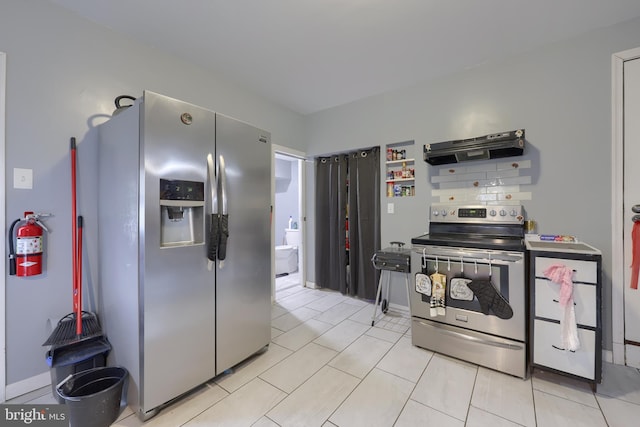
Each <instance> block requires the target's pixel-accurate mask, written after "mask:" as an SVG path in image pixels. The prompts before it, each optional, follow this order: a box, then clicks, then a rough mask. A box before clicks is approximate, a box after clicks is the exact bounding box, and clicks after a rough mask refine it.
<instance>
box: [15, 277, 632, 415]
mask: <svg viewBox="0 0 640 427" xmlns="http://www.w3.org/2000/svg"><path fill="white" fill-rule="evenodd" d="M277 289H278V291H277V294H276V303H275V304H274V306H273V310H272V318H273V326H272V344H271V345H270V346H269V349H268V351H266V352H264V353H262V354H259V355H256V356H254V357H252V358H250V359H249V360H247V361H245V362H243V363H241V364H239V365H238V366H237V367H236V368H235V369H234V370H233V372H231V373H227V374H224V375H222V376H220V377H218V378H215V379H213V380H212V381H210V382H208V383H207V384H205V385H203V386H202V387H200V388H198V389H197V390H195V391H194V392H193V393H191V394H189V395H188V396H187V397H185V398H183V399H181V400H179V401H177V402H176V403H174V404H173V405H171V406H169V407H167V408H165V409H163V410H162V411H161V412H160V413H159V414H158V415H157V416H156V417H154V418H152V419H150V420H149V421H147V422H146V423H142V422H140V421H139V420H138V418H137V417H136V416H135V415H133V414H132V412H131V410H130V409H127V410H125V411H124V412H123V414H122V415H121V416H120V418H119V419H118V421H116V423H115V424H114V425H115V426H118V427H140V426H145V427H146V426H154V427H158V426H165V427H178V426H185V427H196V426H207V427H209V426H263V427H265V426H321V427H334V426H338V427H358V426H366V427H370V426H439V427H446V426H472V427H478V426H491V427H495V426H541V427H547V426H562V427H564V426H567V425H572V426H607V425H608V426H611V427H618V426H620V427H628V426H634V425H638V419H639V418H640V372H638V370H636V369H631V368H626V367H623V366H617V365H611V364H607V363H605V364H604V367H603V375H602V376H603V380H602V384H600V385H599V386H598V392H597V393H595V394H594V393H593V392H592V391H591V389H590V387H589V386H588V385H587V384H586V383H584V382H580V381H575V380H572V379H569V378H566V377H563V376H558V375H554V374H550V373H547V372H543V371H536V372H535V373H534V375H533V376H532V377H531V378H529V379H527V380H522V379H520V378H515V377H512V376H509V375H504V374H501V373H499V372H496V371H493V370H490V369H485V368H483V367H479V366H477V365H474V364H471V363H467V362H463V361H460V360H456V359H452V358H449V357H446V356H444V355H440V354H434V353H432V352H430V351H427V350H424V349H420V348H417V347H414V346H412V345H411V339H410V336H411V332H410V330H409V319H408V316H407V313H403V312H400V311H394V307H391V308H390V310H389V312H388V313H387V315H385V316H384V317H383V318H381V319H380V320H378V321H377V322H376V325H375V326H374V327H371V315H372V314H373V306H372V305H371V304H369V303H367V302H363V301H360V300H357V299H353V298H349V297H345V296H342V295H340V294H339V293H336V292H332V291H327V290H313V289H307V288H303V287H301V286H299V285H298V286H293V287H291V286H280V287H277ZM50 391H51V389H50V388H44V389H41V390H39V391H37V392H34V393H31V394H29V395H26V396H22V397H20V398H18V399H15V400H13V401H11V402H10V403H21V402H31V403H45V404H46V403H54V400H53V397H52V396H51V393H50Z"/></svg>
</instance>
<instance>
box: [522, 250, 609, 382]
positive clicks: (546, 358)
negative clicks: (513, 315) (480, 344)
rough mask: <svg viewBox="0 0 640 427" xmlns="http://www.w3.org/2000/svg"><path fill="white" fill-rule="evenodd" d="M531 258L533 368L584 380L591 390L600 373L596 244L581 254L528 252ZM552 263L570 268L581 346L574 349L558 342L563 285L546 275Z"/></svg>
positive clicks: (599, 263)
mask: <svg viewBox="0 0 640 427" xmlns="http://www.w3.org/2000/svg"><path fill="white" fill-rule="evenodd" d="M529 262H530V268H529V271H530V273H529V291H530V298H529V303H530V313H531V318H530V322H529V328H530V331H529V337H530V341H529V344H530V352H529V354H530V360H531V367H532V368H534V367H535V368H542V369H546V370H550V371H553V372H556V373H561V374H566V375H569V376H572V377H575V378H579V379H584V380H587V381H589V382H590V383H591V387H592V388H593V389H594V390H595V389H596V384H598V383H599V382H600V380H601V372H602V319H601V287H602V278H601V276H602V257H601V254H600V251H598V250H597V249H595V248H594V251H585V252H584V253H576V252H575V251H572V252H571V253H569V252H563V251H562V250H557V251H554V250H544V251H538V250H530V251H529ZM554 264H555V265H560V266H563V267H566V268H569V269H571V270H572V272H573V274H572V283H573V304H574V309H575V319H576V325H577V330H578V338H579V340H580V348H579V349H577V350H575V351H569V350H566V349H565V348H564V346H563V344H562V339H561V327H560V319H561V318H562V317H563V313H564V309H563V308H562V307H561V306H560V303H559V299H560V289H561V286H560V285H559V284H557V283H554V282H552V281H551V280H549V279H548V278H547V277H545V274H544V271H545V270H546V269H547V268H548V267H550V266H552V265H554Z"/></svg>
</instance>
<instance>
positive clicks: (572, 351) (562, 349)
mask: <svg viewBox="0 0 640 427" xmlns="http://www.w3.org/2000/svg"><path fill="white" fill-rule="evenodd" d="M551 347H553V348H555V349H556V350H560V351H567V350H565V349H564V348H560V347H556V346H555V345H553V344H551ZM569 351H570V352H571V353H575V352H576V351H575V350H569Z"/></svg>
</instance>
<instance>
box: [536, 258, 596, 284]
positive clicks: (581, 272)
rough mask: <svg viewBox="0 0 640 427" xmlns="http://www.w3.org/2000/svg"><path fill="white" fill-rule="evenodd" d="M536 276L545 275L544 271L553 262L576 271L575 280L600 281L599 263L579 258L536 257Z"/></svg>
mask: <svg viewBox="0 0 640 427" xmlns="http://www.w3.org/2000/svg"><path fill="white" fill-rule="evenodd" d="M535 264H536V277H545V275H544V271H545V270H546V269H547V268H548V267H550V266H552V265H553V264H562V265H564V266H566V267H569V268H571V269H573V270H575V271H574V273H573V281H574V282H586V283H598V263H597V262H595V261H581V260H577V259H563V258H545V257H536V259H535Z"/></svg>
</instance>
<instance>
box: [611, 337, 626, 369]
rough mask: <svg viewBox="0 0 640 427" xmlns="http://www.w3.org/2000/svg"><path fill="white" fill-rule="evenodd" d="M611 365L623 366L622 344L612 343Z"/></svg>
mask: <svg viewBox="0 0 640 427" xmlns="http://www.w3.org/2000/svg"><path fill="white" fill-rule="evenodd" d="M613 363H614V364H616V365H624V344H622V343H616V342H614V343H613Z"/></svg>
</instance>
